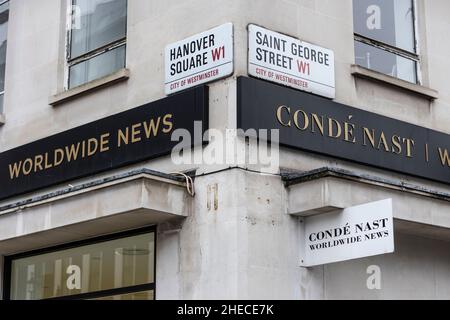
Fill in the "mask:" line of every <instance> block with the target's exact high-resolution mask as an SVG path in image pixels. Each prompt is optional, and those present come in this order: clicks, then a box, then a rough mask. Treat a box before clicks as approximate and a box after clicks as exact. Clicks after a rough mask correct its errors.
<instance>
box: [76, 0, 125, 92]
mask: <svg viewBox="0 0 450 320" xmlns="http://www.w3.org/2000/svg"><path fill="white" fill-rule="evenodd" d="M72 4H73V7H72V22H71V42H70V52H69V56H70V57H69V83H68V86H69V88H73V87H77V86H80V85H82V84H85V83H87V82H90V81H93V80H96V79H99V78H102V77H104V76H107V75H110V74H112V73H114V72H116V71H118V70H120V69H122V68H124V67H125V51H126V30H127V0H73V1H72Z"/></svg>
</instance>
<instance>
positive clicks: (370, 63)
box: [355, 41, 417, 83]
mask: <svg viewBox="0 0 450 320" xmlns="http://www.w3.org/2000/svg"><path fill="white" fill-rule="evenodd" d="M355 57H356V63H357V64H358V65H360V66H363V67H366V68H368V69H372V70H375V71H378V72H381V73H384V74H387V75H390V76H392V77H396V78H399V79H402V80H405V81H409V82H413V83H416V82H417V78H416V62H415V61H413V60H410V59H407V58H404V57H401V56H398V55H396V54H393V53H390V52H387V51H385V50H382V49H378V48H376V47H373V46H370V45H367V44H365V43H361V42H359V41H355Z"/></svg>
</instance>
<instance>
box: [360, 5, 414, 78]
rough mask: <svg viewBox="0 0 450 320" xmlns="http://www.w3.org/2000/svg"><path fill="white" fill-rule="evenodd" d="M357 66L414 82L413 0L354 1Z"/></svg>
mask: <svg viewBox="0 0 450 320" xmlns="http://www.w3.org/2000/svg"><path fill="white" fill-rule="evenodd" d="M353 20H354V29H355V59H356V64H358V65H360V66H363V67H366V68H368V69H371V70H375V71H378V72H382V73H384V74H387V75H390V76H392V77H396V78H399V79H402V80H405V81H409V82H412V83H416V82H417V81H418V79H417V67H418V61H419V57H418V56H417V55H416V45H415V30H414V4H413V0H354V1H353Z"/></svg>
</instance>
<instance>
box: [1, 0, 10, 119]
mask: <svg viewBox="0 0 450 320" xmlns="http://www.w3.org/2000/svg"><path fill="white" fill-rule="evenodd" d="M8 20H9V1H7V2H5V3H3V4H2V5H0V113H2V112H3V100H4V94H5V70H6V48H7V44H8Z"/></svg>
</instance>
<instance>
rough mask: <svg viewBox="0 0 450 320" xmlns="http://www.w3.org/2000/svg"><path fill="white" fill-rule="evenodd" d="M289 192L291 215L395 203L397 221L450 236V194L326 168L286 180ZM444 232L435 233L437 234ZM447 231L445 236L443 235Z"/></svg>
mask: <svg viewBox="0 0 450 320" xmlns="http://www.w3.org/2000/svg"><path fill="white" fill-rule="evenodd" d="M283 181H284V183H285V186H286V192H287V211H286V212H287V214H289V215H293V216H299V217H304V216H311V215H316V214H323V213H328V212H333V211H336V210H340V209H344V208H349V207H353V206H357V205H361V204H365V203H370V202H375V201H379V200H385V199H392V204H393V209H394V218H395V219H396V220H397V221H403V222H404V223H408V225H411V226H413V227H411V228H409V229H410V230H409V231H412V233H413V234H419V233H420V234H422V233H423V232H422V231H424V230H425V228H424V226H427V228H426V229H427V230H428V232H425V234H426V233H428V234H429V236H431V235H433V236H436V237H439V236H442V234H445V233H446V234H447V235H448V234H449V230H450V216H449V215H448V214H447V212H448V205H449V201H450V194H448V193H443V192H439V191H434V190H428V189H425V188H423V187H422V188H421V187H419V186H416V187H415V186H412V185H409V184H406V183H402V182H395V183H394V182H390V181H387V180H384V179H381V178H376V177H369V176H363V175H360V174H356V173H352V172H348V171H345V170H341V169H337V168H334V169H331V168H322V169H318V170H313V171H311V172H305V173H301V174H297V175H295V174H292V173H290V174H288V175H287V176H284V177H283ZM438 229H439V230H440V232H435V231H436V230H438ZM442 230H444V232H442Z"/></svg>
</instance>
